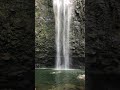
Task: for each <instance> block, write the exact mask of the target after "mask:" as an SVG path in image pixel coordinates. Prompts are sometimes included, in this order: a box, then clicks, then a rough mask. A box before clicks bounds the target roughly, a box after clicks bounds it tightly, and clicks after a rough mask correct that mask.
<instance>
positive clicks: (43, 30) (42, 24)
mask: <svg viewBox="0 0 120 90" xmlns="http://www.w3.org/2000/svg"><path fill="white" fill-rule="evenodd" d="M74 4H75V7H74V10H73V14H74V15H73V18H72V23H71V36H70V37H71V39H70V44H71V47H70V48H71V55H70V56H71V57H72V58H71V59H72V62H71V67H72V68H80V65H82V66H83V67H84V62H85V60H84V59H83V58H82V57H84V56H85V52H84V48H85V15H84V12H85V11H84V8H85V1H84V0H74ZM35 31H36V42H35V44H36V64H40V66H41V67H54V65H55V57H56V45H55V20H54V13H53V5H52V0H46V1H44V0H36V30H35Z"/></svg>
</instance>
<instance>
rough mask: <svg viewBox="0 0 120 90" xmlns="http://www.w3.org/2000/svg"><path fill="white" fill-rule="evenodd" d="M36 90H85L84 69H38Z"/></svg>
mask: <svg viewBox="0 0 120 90" xmlns="http://www.w3.org/2000/svg"><path fill="white" fill-rule="evenodd" d="M35 80H36V81H35V85H36V90H85V89H84V83H85V77H84V71H81V70H53V69H36V73H35Z"/></svg>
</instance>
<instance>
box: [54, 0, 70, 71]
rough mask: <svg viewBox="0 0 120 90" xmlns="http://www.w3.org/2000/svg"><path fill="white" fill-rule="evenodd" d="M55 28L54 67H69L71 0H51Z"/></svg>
mask: <svg viewBox="0 0 120 90" xmlns="http://www.w3.org/2000/svg"><path fill="white" fill-rule="evenodd" d="M53 9H54V14H55V28H56V69H69V68H70V44H69V39H70V38H69V34H70V23H71V12H72V4H71V0H53Z"/></svg>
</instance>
